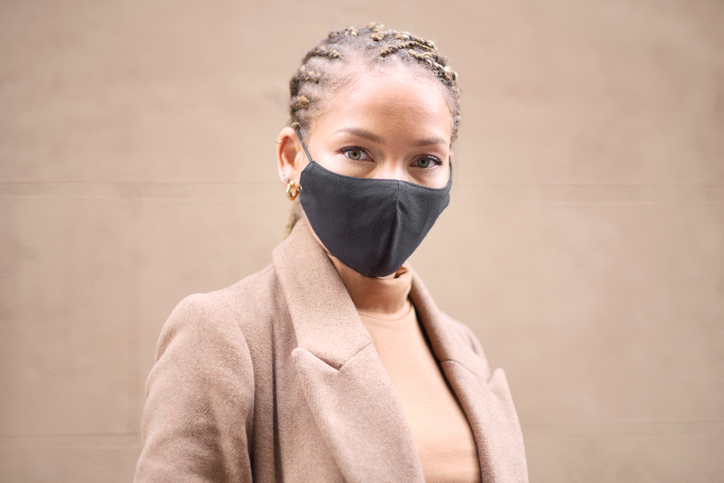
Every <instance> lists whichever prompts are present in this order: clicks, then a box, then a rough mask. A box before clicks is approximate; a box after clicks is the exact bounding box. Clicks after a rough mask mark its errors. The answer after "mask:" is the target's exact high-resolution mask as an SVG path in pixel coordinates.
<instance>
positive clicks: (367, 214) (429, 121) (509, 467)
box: [136, 24, 527, 482]
mask: <svg viewBox="0 0 724 483" xmlns="http://www.w3.org/2000/svg"><path fill="white" fill-rule="evenodd" d="M456 77H457V76H456V74H455V72H453V71H452V70H451V69H450V67H449V66H448V65H447V60H446V58H445V57H444V56H443V55H442V54H441V53H440V52H439V51H438V50H437V48H436V47H435V45H434V44H433V43H432V42H429V41H427V40H424V39H421V38H419V37H415V36H413V35H411V34H408V33H400V32H395V31H392V30H385V29H384V28H383V26H382V25H380V24H370V25H368V26H367V28H364V29H360V30H357V29H354V28H351V27H350V28H347V29H345V30H344V31H341V32H332V33H331V34H330V35H329V38H328V39H326V40H324V41H323V42H321V43H320V44H319V45H317V46H316V47H315V48H314V49H312V50H311V51H310V52H309V53H307V55H306V56H305V57H304V60H303V62H302V66H301V67H300V69H299V70H298V72H297V73H296V75H295V76H294V77H293V78H292V80H291V83H290V87H291V103H290V107H291V123H290V125H289V126H288V127H285V128H284V129H282V131H281V132H280V134H279V137H278V139H277V162H278V167H279V174H280V178H281V179H282V182H283V183H284V185H285V186H286V193H287V196H288V197H289V198H290V199H291V200H293V202H294V203H295V205H294V209H293V215H292V218H291V221H290V231H291V233H290V234H289V236H288V237H287V239H286V240H285V241H284V242H282V243H281V244H280V245H279V246H278V247H277V248H276V249H275V250H274V252H273V254H272V259H273V262H272V264H271V265H269V266H268V267H267V268H266V269H264V270H262V271H261V272H259V273H257V274H254V275H251V276H249V277H247V278H245V279H244V280H242V281H241V282H239V283H237V284H236V285H233V286H232V287H229V288H226V289H223V290H220V291H217V292H212V293H209V294H197V295H192V296H190V297H187V298H186V299H185V300H184V301H182V302H181V303H180V304H179V306H178V307H176V309H175V310H174V312H173V313H172V314H171V316H170V318H169V320H168V321H167V323H166V325H165V326H164V329H163V331H162V333H161V337H160V339H159V343H158V347H157V353H156V364H155V366H154V368H153V370H152V371H151V373H150V375H149V378H148V382H147V391H146V392H147V402H146V408H145V412H144V420H143V436H144V447H143V452H142V454H141V457H140V459H139V462H138V468H137V473H136V480H137V481H252V480H257V481H295V482H296V481H372V482H377V481H395V482H397V481H400V482H401V481H423V480H425V481H456V482H457V481H481V479H482V481H485V482H490V481H506V482H507V481H527V469H526V461H525V451H524V448H523V440H522V436H521V432H520V425H519V423H518V418H517V415H516V413H515V408H514V406H513V403H512V400H511V398H510V393H509V390H508V386H507V383H506V380H505V376H504V374H503V372H502V371H501V370H500V369H498V370H496V371H494V372H493V373H492V374H491V372H490V369H489V367H488V364H487V362H486V360H485V356H484V355H483V351H482V349H481V347H480V344H479V343H478V341H477V340H476V338H475V336H474V335H473V334H472V332H471V331H470V330H469V329H468V328H467V327H466V326H464V325H462V324H460V323H459V322H456V321H454V320H452V319H450V318H449V317H447V316H446V315H444V314H442V313H441V312H440V311H439V310H438V309H437V307H436V306H435V304H434V302H433V301H432V299H431V297H430V295H429V294H428V292H427V291H426V290H425V287H424V286H423V285H422V282H421V281H420V280H419V278H418V277H417V276H416V274H415V273H414V271H413V270H412V269H411V268H410V267H409V266H408V265H406V264H404V262H405V261H406V259H407V258H408V257H409V256H410V255H411V253H412V252H413V251H414V250H415V248H416V247H417V246H418V245H419V243H420V242H421V241H422V239H423V238H424V236H425V235H426V234H427V232H428V231H429V229H430V228H431V227H432V225H433V223H434V222H435V220H436V218H437V216H438V215H439V214H440V213H441V212H442V210H443V209H444V208H445V207H446V206H447V204H448V201H449V191H450V187H451V183H452V166H451V159H452V152H451V146H452V143H453V141H454V140H455V137H456V134H457V127H458V124H459V115H458V88H457V84H456ZM299 201H301V206H300V204H299Z"/></svg>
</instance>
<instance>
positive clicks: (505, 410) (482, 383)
mask: <svg viewBox="0 0 724 483" xmlns="http://www.w3.org/2000/svg"><path fill="white" fill-rule="evenodd" d="M410 298H411V299H412V302H413V303H414V305H415V308H416V310H417V314H418V317H419V319H420V321H421V323H422V326H423V328H424V329H425V332H426V333H427V335H428V338H429V339H430V344H431V346H432V350H433V352H434V354H435V357H436V358H437V359H438V360H439V361H440V364H441V366H442V369H443V372H444V373H445V377H446V378H447V380H448V382H449V383H450V386H451V387H452V389H453V391H454V392H455V395H456V396H457V398H458V401H460V405H461V406H462V408H463V411H464V412H465V415H466V416H467V419H468V422H469V423H470V427H471V429H472V431H473V436H474V438H475V444H476V446H477V450H478V459H479V461H480V470H481V476H482V479H483V481H484V482H486V483H488V482H527V481H528V469H527V464H526V457H525V447H524V445H523V434H522V432H521V429H520V423H519V421H518V415H517V413H516V411H515V407H514V405H513V399H512V397H511V395H510V389H509V388H508V382H507V380H506V378H505V373H504V372H503V370H502V369H496V370H495V371H494V372H493V373H492V377H491V374H490V369H489V367H488V364H487V361H486V360H485V358H484V356H483V355H482V354H478V353H476V351H475V349H474V347H475V345H474V343H473V342H472V339H471V338H470V336H468V335H467V334H466V331H465V330H464V329H462V328H461V327H459V328H456V327H455V325H454V324H455V322H453V321H452V320H448V321H444V320H442V319H443V317H445V316H444V315H443V314H441V313H440V311H439V310H438V309H437V306H436V305H435V302H434V301H433V300H432V297H431V296H430V294H429V293H428V292H427V290H426V289H425V286H424V285H423V284H422V282H421V281H420V278H419V277H418V276H417V274H416V273H414V271H413V279H412V290H411V292H410ZM456 329H459V330H456Z"/></svg>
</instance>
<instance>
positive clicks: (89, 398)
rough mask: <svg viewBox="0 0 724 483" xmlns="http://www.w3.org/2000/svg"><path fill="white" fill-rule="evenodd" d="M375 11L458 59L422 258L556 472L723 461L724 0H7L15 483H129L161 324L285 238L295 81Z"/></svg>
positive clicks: (3, 67)
mask: <svg viewBox="0 0 724 483" xmlns="http://www.w3.org/2000/svg"><path fill="white" fill-rule="evenodd" d="M371 20H378V21H381V22H383V23H385V24H386V25H387V26H389V27H391V28H395V29H398V30H410V31H412V32H415V33H418V34H420V35H422V36H424V37H428V38H431V39H432V40H434V41H436V42H437V44H438V46H439V47H440V48H441V49H442V50H443V51H444V52H446V53H448V54H449V56H450V57H451V59H452V64H453V67H454V68H455V69H456V70H457V71H458V73H459V75H460V81H461V85H462V109H463V111H462V113H463V123H462V126H461V132H460V140H459V143H458V145H457V146H456V172H455V176H456V177H455V181H454V185H453V192H452V203H451V206H450V207H449V208H448V210H447V211H446V212H445V213H444V214H443V216H442V217H441V218H440V220H439V222H438V224H437V225H436V227H435V228H434V229H433V231H432V232H431V233H430V235H429V237H428V238H427V240H426V241H425V242H424V243H423V245H422V246H421V247H420V249H419V250H418V252H417V253H416V254H415V255H414V257H413V259H412V263H413V266H414V267H415V268H416V269H417V271H418V272H419V273H420V274H421V275H422V278H423V280H424V281H425V283H426V285H427V286H428V288H429V289H430V291H431V292H432V294H433V296H434V298H435V299H436V301H437V303H438V305H439V306H440V307H441V308H442V309H443V310H444V311H446V312H448V313H449V314H451V315H452V316H454V317H455V318H457V319H459V320H462V321H464V322H465V323H467V324H468V325H469V326H470V327H471V328H472V329H473V330H474V331H475V333H476V334H477V335H478V337H479V338H480V340H481V341H482V343H483V346H484V348H485V349H486V352H487V355H488V358H489V360H490V362H491V364H492V365H493V366H501V367H503V368H504V369H505V370H506V373H507V375H508V379H509V381H510V385H511V390H512V392H513V397H514V400H515V402H516V406H517V409H518V413H519V415H520V419H521V422H522V426H523V432H524V435H525V442H526V447H527V451H528V459H529V466H530V475H531V480H532V481H533V482H604V481H605V482H609V481H611V482H613V481H616V482H649V481H650V482H682V481H686V482H690V481H691V482H708V481H723V480H724V458H722V455H723V454H724V390H722V388H723V387H724V55H723V54H722V52H724V28H722V26H723V25H724V3H723V2H721V1H719V0H687V1H684V0H681V1H653V0H650V1H644V0H641V1H621V0H611V1H603V0H599V1H582V0H556V1H546V2H541V1H538V0H511V1H506V2H498V1H488V0H475V1H473V0H468V1H464V2H456V1H451V2H441V1H430V0H424V1H419V0H417V1H406V0H402V1H395V0H392V1H391V0H364V1H361V0H337V1H323V0H316V1H294V2H292V1H288V2H282V1H268V2H250V1H246V2H242V1H239V0H219V1H213V2H202V1H188V0H173V1H172V0H147V1H140V0H130V1H121V0H117V1H107V0H92V1H91V0H87V1H86V0H73V1H65V2H60V1H45V0H43V1H41V0H35V1H25V0H0V250H1V252H0V318H1V320H0V481H3V482H97V481H104V482H116V481H117V482H125V481H130V480H131V479H132V477H133V473H134V468H135V464H136V460H137V458H138V455H139V451H140V421H141V414H142V410H143V404H144V394H143V392H144V389H143V385H144V381H145V379H146V376H147V374H148V372H149V370H150V368H151V366H152V364H153V357H154V347H155V344H156V340H157V338H158V334H159V331H160V329H161V327H162V325H163V323H164V321H165V320H166V318H167V317H168V315H169V313H170V312H171V310H172V309H173V307H174V306H175V305H176V304H177V303H178V302H179V301H180V300H181V299H182V298H183V297H184V296H186V295H188V294H190V293H194V292H205V291H210V290H214V289H218V288H222V287H225V286H228V285H230V284H232V283H234V282H236V281H237V280H239V279H241V278H243V277H244V276H246V275H249V274H251V273H253V272H255V271H258V270H259V269H261V268H263V267H264V266H266V265H267V264H268V263H269V262H270V260H271V250H272V249H273V247H274V246H275V245H276V244H277V243H279V241H280V240H281V239H282V235H283V229H284V226H285V223H286V219H287V213H288V209H289V202H288V201H287V199H286V197H285V194H284V187H283V185H282V184H281V182H280V181H279V180H278V178H277V174H276V169H275V164H274V149H275V143H274V141H275V139H276V134H277V132H278V131H279V129H280V128H281V127H282V126H283V125H284V124H285V122H286V119H287V108H286V98H287V85H288V79H289V78H290V77H291V75H292V74H293V73H294V71H295V70H296V68H297V67H298V63H299V61H300V60H301V58H302V57H303V55H304V53H305V52H306V51H307V49H308V48H309V47H311V46H312V45H313V44H314V43H315V42H316V41H318V40H319V39H321V38H323V37H324V36H325V35H326V34H327V32H329V31H330V30H336V29H341V28H343V27H344V26H346V25H349V24H352V25H357V26H363V25H365V24H366V23H367V22H368V21H371Z"/></svg>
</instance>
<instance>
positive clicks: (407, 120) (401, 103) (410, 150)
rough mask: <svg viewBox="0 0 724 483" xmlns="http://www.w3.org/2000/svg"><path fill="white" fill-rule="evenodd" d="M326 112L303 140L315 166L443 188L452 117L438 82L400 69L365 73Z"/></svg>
mask: <svg viewBox="0 0 724 483" xmlns="http://www.w3.org/2000/svg"><path fill="white" fill-rule="evenodd" d="M326 107H327V109H325V111H324V113H323V114H321V115H320V116H319V117H318V118H317V119H315V120H314V122H313V124H312V126H311V130H310V132H309V136H308V143H307V148H308V149H309V154H310V155H311V157H312V159H313V160H314V161H315V162H317V163H319V164H320V165H322V166H323V167H325V168H327V169H329V170H331V171H334V172H336V173H339V174H343V175H346V176H354V177H358V178H378V179H399V180H404V181H410V182H412V183H417V184H421V185H424V186H429V187H433V188H442V187H444V186H445V185H446V184H447V182H448V179H449V177H450V162H449V158H450V156H451V152H450V139H451V135H452V114H451V113H450V108H449V107H448V104H447V101H446V98H445V95H444V93H443V88H442V86H440V85H439V82H438V81H436V80H434V79H430V78H428V77H423V76H415V75H414V74H413V73H411V72H410V71H409V70H407V69H405V68H400V69H398V70H394V71H384V72H382V73H368V74H364V75H363V76H361V77H360V78H359V79H358V80H357V81H356V82H355V83H354V84H353V85H352V86H351V87H348V88H345V89H343V90H341V91H339V92H338V93H337V94H336V95H335V96H334V97H333V98H332V99H331V100H330V104H329V105H328V106H326ZM307 162H308V161H306V162H305V160H302V163H301V166H300V168H302V169H303V167H304V166H305V165H306V164H307ZM302 188H303V187H302Z"/></svg>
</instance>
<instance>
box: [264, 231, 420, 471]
mask: <svg viewBox="0 0 724 483" xmlns="http://www.w3.org/2000/svg"><path fill="white" fill-rule="evenodd" d="M273 260H274V267H275V269H276V273H277V274H278V277H279V281H280V285H281V287H282V290H283V292H284V296H285V298H286V301H287V306H288V308H289V314H290V317H291V320H292V325H293V326H294V332H295V334H296V337H297V348H296V349H295V350H294V351H293V353H292V358H293V361H294V364H295V366H296V370H297V373H298V375H299V377H300V380H301V382H302V388H303V392H304V397H305V399H306V401H307V404H308V406H309V408H310V410H311V412H312V414H313V417H314V420H315V422H316V424H317V426H318V427H319V428H320V431H321V433H322V435H323V437H324V438H325V442H326V444H327V446H328V447H329V448H330V450H331V452H332V454H333V457H334V458H335V461H336V463H337V465H338V467H339V469H340V471H341V472H342V474H343V476H344V478H345V480H347V481H350V482H356V481H360V482H361V481H400V482H406V481H415V482H419V481H423V480H424V478H423V474H422V465H421V463H420V460H419V457H418V455H417V451H416V449H415V445H414V442H413V440H412V434H411V432H410V429H409V427H408V425H407V422H406V420H405V416H404V414H403V412H402V407H401V406H400V403H399V402H398V400H397V397H396V396H395V392H394V388H393V387H392V383H391V382H390V380H389V377H388V376H387V373H386V372H385V369H384V367H383V365H382V362H381V361H380V359H379V356H378V355H377V352H376V351H375V349H374V346H373V345H372V338H371V337H370V335H369V333H368V332H367V329H366V328H365V327H364V325H363V323H362V321H361V320H360V318H359V315H358V314H357V310H356V309H355V307H354V304H353V303H352V300H351V298H350V297H349V295H348V293H347V290H346V288H345V287H344V284H343V283H342V281H341V280H340V278H339V275H338V274H337V271H336V270H335V268H334V266H333V265H332V263H331V261H330V260H329V258H328V257H327V255H326V253H325V252H324V251H323V250H322V248H321V247H320V246H319V244H318V243H317V241H316V240H315V239H314V238H313V236H312V234H311V233H310V231H309V228H308V226H307V222H306V221H305V220H300V221H299V222H298V223H297V225H296V226H295V228H294V230H293V231H292V233H291V234H290V236H289V237H288V238H287V240H285V241H284V242H283V243H282V244H280V245H279V246H278V247H277V248H276V249H275V250H274V253H273Z"/></svg>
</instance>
